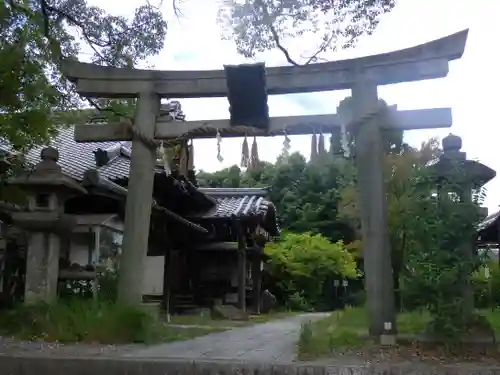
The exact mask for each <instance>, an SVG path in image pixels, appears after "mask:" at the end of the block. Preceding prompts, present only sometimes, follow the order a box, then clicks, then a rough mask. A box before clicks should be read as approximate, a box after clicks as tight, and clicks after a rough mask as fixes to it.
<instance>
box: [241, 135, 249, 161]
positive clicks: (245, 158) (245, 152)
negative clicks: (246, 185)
mask: <svg viewBox="0 0 500 375" xmlns="http://www.w3.org/2000/svg"><path fill="white" fill-rule="evenodd" d="M249 154H250V152H249V150H248V141H247V135H246V134H245V138H244V139H243V144H242V145H241V163H240V166H241V167H242V168H248V165H249V162H250V156H249Z"/></svg>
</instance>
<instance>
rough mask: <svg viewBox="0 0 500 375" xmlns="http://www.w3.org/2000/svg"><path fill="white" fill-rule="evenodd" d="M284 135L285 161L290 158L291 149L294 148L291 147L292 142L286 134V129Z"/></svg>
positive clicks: (283, 150) (283, 151)
mask: <svg viewBox="0 0 500 375" xmlns="http://www.w3.org/2000/svg"><path fill="white" fill-rule="evenodd" d="M283 133H284V134H285V139H284V140H283V149H282V150H281V155H282V157H283V159H284V160H286V159H288V157H289V156H290V149H291V148H292V146H291V145H290V143H291V140H290V137H288V134H287V133H286V129H283Z"/></svg>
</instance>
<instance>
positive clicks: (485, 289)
mask: <svg viewBox="0 0 500 375" xmlns="http://www.w3.org/2000/svg"><path fill="white" fill-rule="evenodd" d="M486 267H487V268H488V270H489V275H488V276H489V277H486V272H485V269H486ZM472 287H473V290H474V306H475V307H477V308H487V307H489V308H497V307H498V306H500V267H499V266H498V262H497V261H496V260H495V261H487V262H485V264H484V265H483V266H481V267H480V268H479V269H478V270H477V271H476V272H475V273H474V275H473V277H472Z"/></svg>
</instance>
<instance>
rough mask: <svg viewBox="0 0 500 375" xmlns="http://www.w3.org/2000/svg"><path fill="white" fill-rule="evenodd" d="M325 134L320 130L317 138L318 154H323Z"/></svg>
mask: <svg viewBox="0 0 500 375" xmlns="http://www.w3.org/2000/svg"><path fill="white" fill-rule="evenodd" d="M325 153H326V151H325V135H324V134H323V132H322V131H321V132H320V133H319V138H318V156H322V155H325Z"/></svg>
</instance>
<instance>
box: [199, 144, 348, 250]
mask: <svg viewBox="0 0 500 375" xmlns="http://www.w3.org/2000/svg"><path fill="white" fill-rule="evenodd" d="M345 168H350V166H349V165H348V164H346V163H344V162H343V159H342V158H338V157H336V156H334V155H325V157H324V158H323V159H321V160H318V161H317V162H315V163H311V162H310V163H307V162H306V160H305V158H304V157H303V156H302V155H300V154H299V153H293V154H291V155H290V156H289V157H288V158H287V161H286V163H285V162H277V163H275V164H271V163H261V165H260V166H258V167H257V168H254V169H250V170H246V171H244V172H242V171H241V170H240V168H239V167H238V166H236V165H234V166H232V167H230V168H227V169H224V170H221V171H218V172H215V173H206V172H200V173H199V174H198V177H197V178H198V182H199V183H200V185H201V186H205V187H232V188H237V187H264V186H268V187H269V199H270V200H271V201H272V202H273V203H274V204H275V205H276V208H277V210H278V215H279V218H280V222H281V224H280V225H281V226H282V228H284V229H286V230H289V231H293V232H298V233H301V232H308V231H311V232H313V233H315V234H321V235H323V236H324V237H326V238H328V239H329V240H331V241H333V242H336V241H338V240H343V241H345V242H346V243H349V242H351V241H352V240H353V239H354V231H353V230H352V229H351V228H350V226H349V225H347V223H346V221H345V220H342V219H339V217H338V211H337V205H338V202H339V200H340V194H339V192H340V190H341V188H342V187H343V186H344V184H347V185H349V184H351V183H352V179H351V177H350V176H351V175H353V172H352V171H351V172H349V171H348V170H347V169H345ZM345 176H349V177H348V179H346V178H345Z"/></svg>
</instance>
